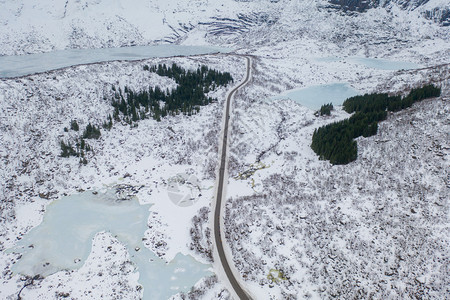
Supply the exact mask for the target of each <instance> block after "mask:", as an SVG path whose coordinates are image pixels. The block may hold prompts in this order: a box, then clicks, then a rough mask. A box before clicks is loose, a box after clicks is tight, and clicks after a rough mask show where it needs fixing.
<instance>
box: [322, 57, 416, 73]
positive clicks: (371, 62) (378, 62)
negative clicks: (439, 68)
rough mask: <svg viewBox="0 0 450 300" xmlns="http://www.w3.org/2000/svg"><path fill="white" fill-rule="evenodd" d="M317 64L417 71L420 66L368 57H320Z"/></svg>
mask: <svg viewBox="0 0 450 300" xmlns="http://www.w3.org/2000/svg"><path fill="white" fill-rule="evenodd" d="M315 60H316V61H318V62H339V61H343V62H349V63H354V64H358V65H363V66H366V67H368V68H372V69H377V70H391V71H396V70H411V69H417V68H419V67H420V66H419V65H418V64H416V63H412V62H408V61H398V60H388V59H381V58H370V57H345V58H342V57H334V56H330V57H320V58H316V59H315Z"/></svg>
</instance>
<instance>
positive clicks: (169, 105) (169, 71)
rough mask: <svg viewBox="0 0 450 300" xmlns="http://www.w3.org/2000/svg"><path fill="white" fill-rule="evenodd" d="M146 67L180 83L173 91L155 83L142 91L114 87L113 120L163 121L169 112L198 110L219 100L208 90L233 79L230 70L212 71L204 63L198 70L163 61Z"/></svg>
mask: <svg viewBox="0 0 450 300" xmlns="http://www.w3.org/2000/svg"><path fill="white" fill-rule="evenodd" d="M144 70H148V71H150V72H155V73H157V74H158V75H160V76H166V77H170V78H172V79H174V80H175V82H176V83H177V84H178V85H177V87H176V88H174V89H172V90H168V89H167V90H165V91H164V90H162V89H161V88H159V87H158V86H156V87H154V88H153V87H150V88H149V89H148V90H144V91H140V92H135V91H133V90H131V89H130V88H128V87H125V89H124V91H123V92H122V90H121V89H119V90H118V91H117V90H115V88H114V87H113V89H114V91H115V95H114V99H113V100H112V105H113V107H114V114H113V118H114V120H116V121H125V122H126V123H129V124H131V123H133V122H137V121H138V120H141V119H146V118H148V117H149V116H150V117H152V118H153V119H155V120H157V121H160V120H161V118H164V117H165V116H167V115H177V114H180V113H182V114H185V115H193V114H196V113H197V112H199V110H200V107H201V106H204V105H207V104H209V103H211V102H213V101H216V99H213V98H211V97H207V96H206V94H207V93H208V92H209V91H211V90H214V89H215V88H216V87H218V86H223V85H227V84H228V83H229V82H233V78H232V77H231V75H230V73H228V72H225V73H221V72H218V71H216V70H210V69H208V67H207V66H201V67H200V68H198V69H197V70H196V71H190V70H187V71H186V70H185V69H183V68H181V67H179V66H178V65H176V64H173V65H172V66H171V67H167V66H166V65H165V64H163V65H161V64H160V65H158V66H152V67H149V66H144Z"/></svg>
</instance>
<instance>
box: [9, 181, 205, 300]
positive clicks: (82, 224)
mask: <svg viewBox="0 0 450 300" xmlns="http://www.w3.org/2000/svg"><path fill="white" fill-rule="evenodd" d="M149 209H150V205H140V204H139V202H138V201H137V199H132V200H125V201H120V200H117V197H116V195H115V192H114V191H113V190H108V191H107V192H106V193H98V194H97V195H94V194H93V193H92V192H90V191H88V192H84V193H81V194H76V195H72V196H66V197H63V198H61V199H60V200H56V201H54V202H53V203H51V204H50V205H48V206H47V209H46V212H45V215H44V219H43V221H42V223H41V224H40V225H38V226H36V227H35V228H33V229H32V230H31V231H30V232H29V233H28V234H27V235H26V236H24V238H23V239H22V240H20V241H19V242H18V244H17V246H16V247H15V248H13V249H10V250H9V251H13V252H17V253H21V254H22V258H21V259H19V260H18V262H17V263H16V264H15V265H13V266H12V270H13V272H15V273H19V274H25V275H30V276H34V275H36V274H42V275H44V276H48V275H50V274H53V273H55V272H57V271H61V270H66V269H69V270H70V269H72V270H73V269H78V268H80V267H81V266H82V265H83V263H84V261H85V260H86V259H87V257H88V256H89V253H90V251H91V247H92V239H93V237H94V236H95V234H96V233H98V232H101V231H107V232H110V233H111V234H112V235H113V236H115V237H116V238H117V239H118V240H119V241H120V242H122V243H123V244H124V245H126V247H127V249H128V252H129V253H130V257H131V260H132V261H133V262H134V264H135V265H136V266H137V271H138V272H139V283H140V284H141V285H142V286H143V287H144V299H167V298H169V297H170V296H171V295H173V294H176V293H178V292H181V291H189V290H190V288H191V287H192V286H193V285H194V284H195V283H196V282H197V281H199V280H200V279H201V278H203V277H205V276H208V275H212V273H211V272H210V271H208V269H209V268H210V267H211V266H210V265H205V264H202V263H200V262H198V261H196V260H195V259H194V258H192V257H191V256H185V255H182V254H178V255H177V256H176V257H175V258H174V259H173V260H172V261H171V262H169V263H165V262H164V261H163V260H162V259H160V258H158V257H157V256H156V255H155V254H153V252H152V251H150V250H148V249H147V248H146V247H145V246H144V244H143V243H142V238H143V237H144V232H145V231H146V230H147V229H148V225H147V220H148V216H149ZM136 249H140V250H138V251H136Z"/></svg>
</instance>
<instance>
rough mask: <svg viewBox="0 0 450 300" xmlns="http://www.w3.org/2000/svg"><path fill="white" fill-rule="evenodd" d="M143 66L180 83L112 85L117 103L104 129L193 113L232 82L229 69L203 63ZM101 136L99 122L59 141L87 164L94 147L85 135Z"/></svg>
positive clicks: (73, 124) (66, 154) (64, 152)
mask: <svg viewBox="0 0 450 300" xmlns="http://www.w3.org/2000/svg"><path fill="white" fill-rule="evenodd" d="M144 70H145V71H149V72H153V73H156V74H158V75H159V76H164V77H169V78H172V79H173V80H174V81H175V82H176V83H177V87H176V88H174V89H172V90H169V89H167V90H162V89H161V88H160V87H159V86H155V87H149V88H148V90H142V91H133V90H132V89H130V88H129V87H127V86H125V87H124V90H123V91H122V89H120V88H118V89H116V87H115V86H113V87H112V90H113V94H114V96H113V98H112V100H111V105H112V106H113V107H114V112H113V115H112V116H111V115H109V116H108V118H107V120H106V121H104V122H103V124H102V126H101V127H102V128H103V129H107V130H110V129H111V128H112V126H113V124H114V121H115V122H124V123H127V124H130V125H132V124H133V125H135V123H136V122H138V121H139V120H143V119H147V118H153V119H154V120H157V121H161V118H164V117H166V116H173V115H178V114H184V115H188V116H191V115H194V114H196V113H198V112H199V111H200V107H201V106H205V105H208V104H210V103H212V102H214V101H217V99H214V98H211V97H208V96H207V94H208V93H209V92H210V91H214V90H215V89H216V88H217V87H219V86H226V85H227V84H228V83H230V82H233V78H232V77H231V75H230V73H228V72H224V73H222V72H219V71H216V70H212V69H209V68H208V67H207V66H204V65H203V66H201V67H199V68H197V69H196V70H193V71H192V70H185V69H183V68H181V67H179V66H178V65H176V64H172V66H169V67H167V66H166V65H165V64H162V65H161V64H160V65H158V66H151V67H149V66H148V65H145V66H144ZM70 129H71V130H74V131H78V130H79V125H78V123H77V121H76V120H72V121H71V123H70ZM64 131H65V132H68V131H69V129H68V128H67V127H65V128H64ZM100 136H101V130H100V126H95V125H92V124H91V123H89V124H88V125H87V126H86V129H85V130H84V131H83V134H82V136H81V137H79V138H77V139H76V141H75V142H74V143H73V144H72V143H70V142H64V141H60V145H61V157H69V156H76V157H80V162H82V163H84V164H86V163H87V160H86V158H85V152H87V151H92V148H91V147H90V145H89V144H87V143H86V141H85V139H98V138H100Z"/></svg>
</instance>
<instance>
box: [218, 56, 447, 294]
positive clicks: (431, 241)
mask: <svg viewBox="0 0 450 300" xmlns="http://www.w3.org/2000/svg"><path fill="white" fill-rule="evenodd" d="M264 62H265V61H264V60H261V61H259V65H258V64H257V63H256V64H255V65H256V70H255V71H254V80H253V85H252V84H250V85H249V86H247V87H246V88H245V90H244V91H242V92H241V93H240V95H238V96H237V97H239V96H240V101H235V102H234V103H235V109H234V118H233V133H232V144H231V145H230V151H231V157H230V164H229V168H230V169H229V172H230V179H229V180H230V181H229V185H228V196H229V199H228V205H227V211H226V227H227V228H226V235H227V240H228V242H229V244H230V245H231V249H232V257H233V258H234V263H235V265H236V267H237V269H238V270H239V271H240V274H241V276H242V278H243V280H244V282H245V284H246V285H247V286H248V287H249V288H250V291H251V292H252V294H253V295H254V297H255V298H256V299H296V298H310V297H312V298H332V297H340V298H346V299H347V298H367V297H374V298H383V299H387V298H403V299H405V298H415V297H425V298H432V299H442V298H445V297H446V295H447V294H448V286H449V283H450V282H449V279H448V278H449V277H448V270H447V266H448V263H449V261H450V257H449V255H448V250H449V249H450V241H449V239H448V236H449V229H450V228H449V223H448V199H449V198H448V195H449V188H450V186H449V182H448V172H449V160H448V155H449V150H450V145H449V132H450V128H449V121H450V119H449V114H448V113H449V111H450V105H449V103H450V102H449V100H450V98H449V96H450V92H449V84H450V70H449V67H448V65H447V66H443V67H438V68H435V69H426V70H423V71H401V72H391V73H390V74H387V73H382V72H380V71H378V72H379V74H377V77H378V78H379V79H378V80H377V81H373V80H367V79H366V78H371V76H369V77H368V76H367V75H366V74H364V73H362V72H364V70H362V71H360V73H362V74H360V78H359V82H358V84H359V87H360V88H361V89H362V91H363V92H370V91H387V92H400V93H403V92H405V91H407V89H409V88H411V87H412V86H416V85H417V86H418V85H421V84H423V83H425V82H433V83H435V84H438V85H441V86H442V88H443V95H442V96H441V97H440V98H435V99H429V100H426V101H424V102H423V103H418V104H415V105H414V106H413V107H412V108H410V109H407V110H405V111H402V112H399V113H395V114H391V115H390V116H389V118H388V120H387V121H385V122H382V123H381V125H380V129H379V133H378V134H377V135H376V136H374V137H371V138H359V139H358V159H357V160H356V161H355V162H353V163H351V164H349V165H345V166H332V165H330V164H329V163H328V162H326V161H319V160H318V158H317V156H316V155H315V153H314V152H313V151H312V150H311V149H310V147H309V145H310V143H311V137H312V133H313V131H314V129H315V128H317V127H319V126H322V125H323V124H326V123H329V122H332V121H336V120H339V119H342V118H345V117H348V114H346V113H345V112H343V111H342V110H341V108H340V107H338V108H337V109H336V110H335V111H333V113H332V116H331V117H315V116H314V111H311V110H309V109H307V108H304V107H301V106H299V105H298V104H296V103H295V102H293V101H275V102H274V103H272V104H268V103H266V102H261V101H260V100H259V99H260V98H262V97H263V96H260V97H258V96H259V95H261V94H262V95H264V93H265V92H267V90H268V88H270V86H267V85H266V86H265V88H263V85H264V82H267V74H273V76H274V77H273V80H272V82H276V80H275V78H276V75H277V73H276V72H277V71H278V72H280V70H281V72H282V71H283V68H282V67H280V66H278V67H277V69H276V70H272V72H268V71H267V68H270V64H265V63H264ZM335 72H336V71H335ZM373 72H375V71H373ZM290 74H292V73H290ZM331 74H332V73H330V75H329V76H332V75H331ZM261 77H262V79H261ZM374 77H375V76H374ZM258 78H259V79H258ZM348 78H350V80H351V76H349V77H348ZM380 79H382V81H381V80H380ZM260 80H261V81H260ZM355 81H356V78H355ZM381 82H383V84H378V83H381ZM279 84H280V85H282V84H283V83H282V82H279ZM273 90H276V87H274V88H273ZM252 92H253V93H252ZM258 98H259V99H258ZM248 141H252V142H251V143H249V142H248ZM258 161H260V163H259V164H258V163H257V162H258ZM251 164H253V166H252V165H251ZM254 166H256V168H254ZM250 169H253V170H254V169H258V170H256V171H255V172H254V173H253V175H252V176H249V177H244V178H243V176H241V174H244V173H245V172H246V171H248V170H250ZM247 174H248V173H247ZM278 271H281V272H282V274H283V275H279V273H278ZM274 274H275V275H274ZM280 274H281V273H280ZM277 276H279V277H280V278H278V277H277ZM273 277H276V278H275V279H273ZM277 278H278V281H277Z"/></svg>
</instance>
